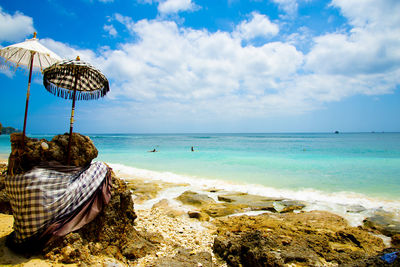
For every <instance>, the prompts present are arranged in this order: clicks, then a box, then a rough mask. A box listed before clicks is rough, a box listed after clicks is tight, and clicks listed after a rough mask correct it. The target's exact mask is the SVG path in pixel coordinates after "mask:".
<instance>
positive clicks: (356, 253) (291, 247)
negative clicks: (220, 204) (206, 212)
mask: <svg viewBox="0 0 400 267" xmlns="http://www.w3.org/2000/svg"><path fill="white" fill-rule="evenodd" d="M215 223H216V224H217V226H218V230H217V233H218V235H217V237H216V238H215V241H214V245H213V250H214V252H215V253H216V254H218V255H219V256H221V257H222V258H223V259H224V260H226V261H227V263H228V265H230V266H284V265H286V264H300V265H302V266H324V265H327V263H330V264H339V265H346V264H353V263H354V262H357V261H360V262H363V260H366V259H370V258H371V257H375V256H376V255H377V254H378V252H379V251H382V250H383V248H384V244H383V241H382V240H381V239H380V238H378V237H375V236H373V235H371V234H369V233H368V232H367V231H363V230H361V229H359V228H355V227H350V226H349V225H348V224H347V222H346V221H345V220H344V219H343V218H341V217H339V216H337V215H334V214H331V213H328V212H317V211H315V212H308V213H298V214H294V213H285V214H263V215H259V216H253V217H249V216H238V217H230V218H223V219H219V220H216V221H215ZM357 266H358V265H357Z"/></svg>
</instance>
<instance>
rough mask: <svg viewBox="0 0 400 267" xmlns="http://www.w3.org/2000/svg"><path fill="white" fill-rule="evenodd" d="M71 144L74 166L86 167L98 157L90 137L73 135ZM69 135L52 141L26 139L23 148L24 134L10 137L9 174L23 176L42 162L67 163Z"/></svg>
mask: <svg viewBox="0 0 400 267" xmlns="http://www.w3.org/2000/svg"><path fill="white" fill-rule="evenodd" d="M72 135H73V138H72V143H71V162H70V164H71V165H73V166H80V167H84V166H87V165H89V164H90V163H91V161H92V160H93V159H94V158H96V157H97V153H98V152H97V149H96V147H95V146H94V144H93V142H92V140H90V138H89V137H88V136H84V135H81V134H79V133H73V134H72ZM68 140H69V134H64V135H57V136H54V138H53V139H52V140H51V141H47V140H45V139H41V140H37V139H32V138H29V137H25V140H24V143H25V146H24V148H22V146H21V141H22V134H19V133H14V134H12V135H11V136H10V141H11V154H10V157H9V159H8V168H9V174H21V173H25V172H27V171H29V170H30V169H32V168H33V167H34V166H37V165H39V164H40V163H42V162H49V161H57V162H59V163H61V164H66V162H67V147H68Z"/></svg>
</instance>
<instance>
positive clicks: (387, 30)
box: [306, 0, 400, 88]
mask: <svg viewBox="0 0 400 267" xmlns="http://www.w3.org/2000/svg"><path fill="white" fill-rule="evenodd" d="M372 2H373V4H372ZM332 5H333V6H335V7H338V8H340V10H341V12H342V13H343V15H345V16H346V17H347V18H348V19H349V21H350V23H351V24H352V25H354V27H353V28H352V29H351V30H350V31H349V32H348V33H329V34H325V35H323V36H318V37H316V38H315V39H314V41H315V46H314V47H313V48H312V49H311V51H310V53H309V54H308V55H307V60H306V68H307V70H310V71H313V72H315V73H323V74H334V75H336V74H340V75H347V76H354V75H374V74H383V73H392V72H393V71H395V70H398V69H399V68H400V19H399V16H398V14H400V2H398V1H389V0H388V1H380V2H376V1H359V0H354V1H342V0H334V1H332ZM389 11H390V12H389ZM392 88H393V86H392Z"/></svg>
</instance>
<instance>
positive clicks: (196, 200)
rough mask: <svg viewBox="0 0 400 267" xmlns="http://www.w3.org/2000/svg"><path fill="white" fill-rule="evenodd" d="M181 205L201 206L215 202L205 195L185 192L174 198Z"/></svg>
mask: <svg viewBox="0 0 400 267" xmlns="http://www.w3.org/2000/svg"><path fill="white" fill-rule="evenodd" d="M176 199H177V200H179V201H180V202H182V203H183V204H187V205H193V206H202V205H206V204H211V203H215V200H214V199H212V198H211V197H209V196H207V195H206V194H199V193H196V192H193V191H185V192H183V193H182V194H181V195H180V196H179V197H177V198H176Z"/></svg>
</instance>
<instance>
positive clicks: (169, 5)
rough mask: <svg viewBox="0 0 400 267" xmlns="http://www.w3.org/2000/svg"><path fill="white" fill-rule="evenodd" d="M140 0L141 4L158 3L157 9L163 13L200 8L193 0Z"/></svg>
mask: <svg viewBox="0 0 400 267" xmlns="http://www.w3.org/2000/svg"><path fill="white" fill-rule="evenodd" d="M138 2H139V3H141V4H153V3H158V7H157V9H158V12H159V13H160V14H162V15H168V14H175V13H179V12H182V11H193V10H196V9H198V8H199V6H197V5H196V4H195V3H194V2H192V0H138Z"/></svg>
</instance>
